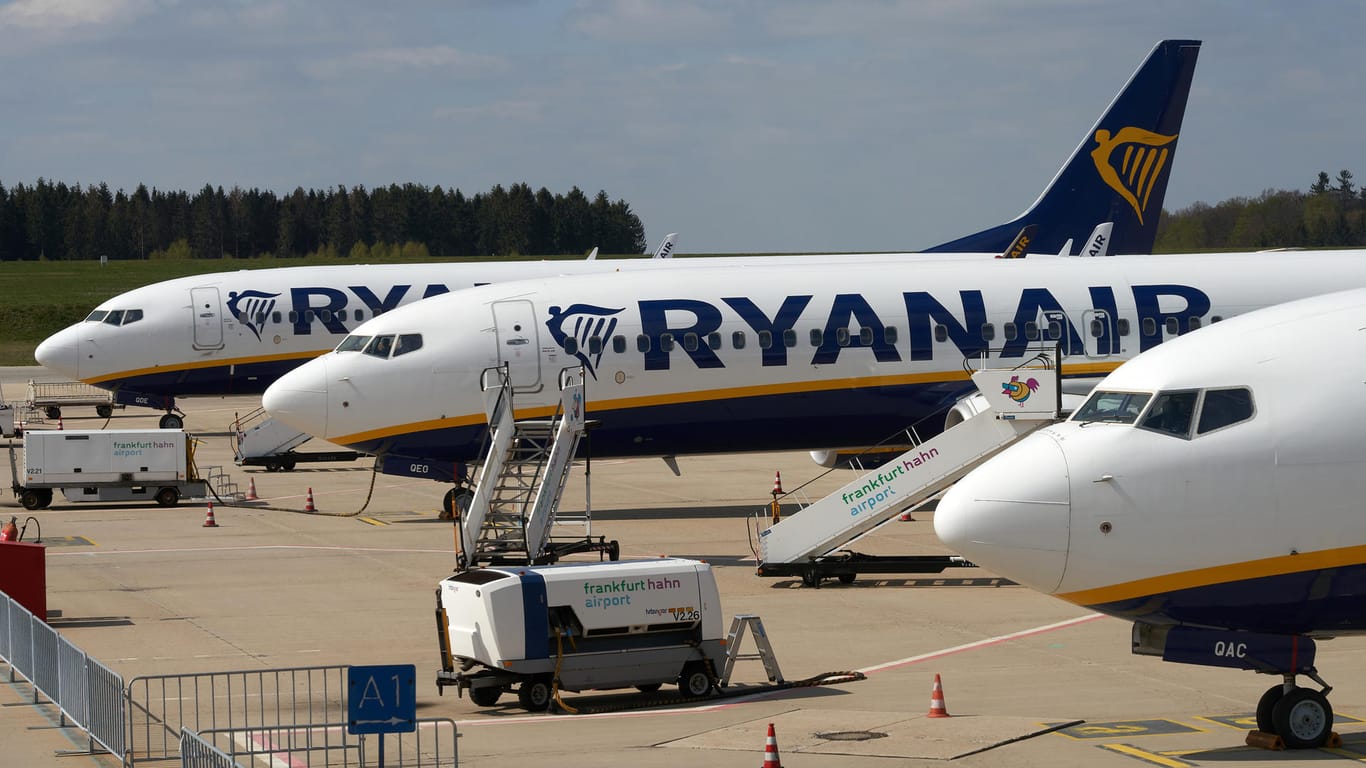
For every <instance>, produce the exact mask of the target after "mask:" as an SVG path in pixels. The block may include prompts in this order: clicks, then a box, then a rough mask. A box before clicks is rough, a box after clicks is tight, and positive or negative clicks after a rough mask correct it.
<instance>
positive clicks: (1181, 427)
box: [1138, 392, 1198, 437]
mask: <svg viewBox="0 0 1366 768" xmlns="http://www.w3.org/2000/svg"><path fill="white" fill-rule="evenodd" d="M1197 394H1198V393H1196V392H1161V393H1158V395H1157V397H1156V398H1155V399H1154V400H1153V407H1152V408H1150V409H1149V410H1148V414H1147V415H1146V416H1144V417H1143V421H1142V422H1141V423H1140V424H1139V425H1138V426H1139V427H1141V428H1142V429H1150V430H1152V431H1154V432H1163V433H1165V434H1168V435H1175V436H1176V437H1190V432H1191V417H1192V416H1194V415H1195V398H1196V395H1197Z"/></svg>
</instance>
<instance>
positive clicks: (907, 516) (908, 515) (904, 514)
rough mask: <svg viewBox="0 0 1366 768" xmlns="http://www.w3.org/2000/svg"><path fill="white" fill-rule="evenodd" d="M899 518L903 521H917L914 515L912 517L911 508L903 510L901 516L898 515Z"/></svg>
mask: <svg viewBox="0 0 1366 768" xmlns="http://www.w3.org/2000/svg"><path fill="white" fill-rule="evenodd" d="M897 519H898V520H900V521H901V522H903V523H914V522H915V518H914V517H911V510H909V509H908V510H906V511H905V512H902V513H901V516H900V517H898V518H897Z"/></svg>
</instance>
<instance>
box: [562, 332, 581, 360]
mask: <svg viewBox="0 0 1366 768" xmlns="http://www.w3.org/2000/svg"><path fill="white" fill-rule="evenodd" d="M564 351H565V352H566V353H567V354H571V355H577V354H578V353H579V340H578V339H576V338H574V337H573V336H566V337H564Z"/></svg>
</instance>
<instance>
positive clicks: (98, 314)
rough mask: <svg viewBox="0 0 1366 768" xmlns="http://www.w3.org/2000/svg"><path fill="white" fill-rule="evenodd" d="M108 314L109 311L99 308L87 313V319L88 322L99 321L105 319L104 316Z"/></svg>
mask: <svg viewBox="0 0 1366 768" xmlns="http://www.w3.org/2000/svg"><path fill="white" fill-rule="evenodd" d="M107 314H109V313H108V312H106V311H104V310H103V309H97V310H95V311H94V312H91V313H90V314H88V315H86V316H85V321H86V322H87V323H98V322H99V321H101V320H103V319H104V316H105V315H107Z"/></svg>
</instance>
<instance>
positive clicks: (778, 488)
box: [773, 470, 783, 496]
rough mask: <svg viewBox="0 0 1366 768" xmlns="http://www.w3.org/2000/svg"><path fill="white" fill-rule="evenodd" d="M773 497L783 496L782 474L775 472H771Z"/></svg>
mask: <svg viewBox="0 0 1366 768" xmlns="http://www.w3.org/2000/svg"><path fill="white" fill-rule="evenodd" d="M773 495H774V496H781V495H783V474H782V473H781V472H779V471H777V470H774V471H773Z"/></svg>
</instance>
